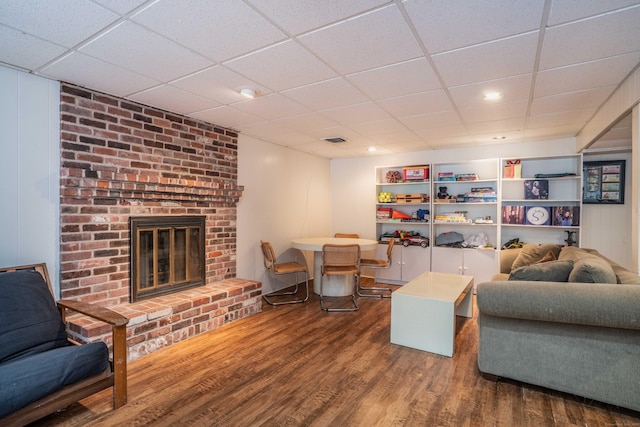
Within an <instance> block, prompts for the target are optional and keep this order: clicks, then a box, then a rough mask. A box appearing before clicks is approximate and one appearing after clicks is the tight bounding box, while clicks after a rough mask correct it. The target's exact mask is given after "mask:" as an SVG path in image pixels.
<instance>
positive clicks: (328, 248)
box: [322, 244, 360, 268]
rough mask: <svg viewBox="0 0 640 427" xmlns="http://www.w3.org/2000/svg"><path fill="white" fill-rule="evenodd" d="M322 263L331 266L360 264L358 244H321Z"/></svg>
mask: <svg viewBox="0 0 640 427" xmlns="http://www.w3.org/2000/svg"><path fill="white" fill-rule="evenodd" d="M322 263H323V265H325V266H327V265H331V266H349V265H354V266H358V268H359V266H360V246H359V245H356V244H353V245H331V244H326V245H323V246H322Z"/></svg>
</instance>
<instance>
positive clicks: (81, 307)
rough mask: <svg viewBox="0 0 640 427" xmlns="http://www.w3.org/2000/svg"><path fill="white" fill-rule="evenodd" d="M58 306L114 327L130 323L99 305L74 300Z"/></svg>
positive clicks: (59, 303)
mask: <svg viewBox="0 0 640 427" xmlns="http://www.w3.org/2000/svg"><path fill="white" fill-rule="evenodd" d="M57 304H58V306H59V307H64V308H68V309H69V310H73V311H76V312H78V313H82V314H85V315H87V316H89V317H92V318H94V319H97V320H101V321H103V322H105V323H108V324H110V325H113V326H123V325H126V324H127V323H129V319H127V318H126V317H124V316H123V315H121V314H119V313H116V312H115V311H113V310H109V309H108V308H105V307H100V306H98V305H94V304H90V303H86V302H82V301H73V300H59V301H57Z"/></svg>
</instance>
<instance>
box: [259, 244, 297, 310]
mask: <svg viewBox="0 0 640 427" xmlns="http://www.w3.org/2000/svg"><path fill="white" fill-rule="evenodd" d="M260 246H261V247H262V254H263V255H264V267H265V268H266V269H267V270H268V271H271V272H272V273H273V274H274V275H275V276H280V275H285V274H294V275H295V288H294V289H293V290H292V291H276V292H272V293H270V294H265V295H262V298H264V300H265V301H266V302H267V303H268V304H271V305H283V304H297V303H302V302H306V301H307V300H308V299H309V272H308V270H307V267H306V266H304V265H302V264H300V263H298V262H294V261H290V262H281V263H279V262H278V261H277V259H276V253H275V251H274V250H273V246H272V245H271V243H269V242H263V241H262V240H260ZM301 273H304V283H305V289H306V294H305V297H304V299H300V298H296V297H294V298H291V299H279V300H278V301H275V300H273V297H282V296H289V297H293V296H294V295H296V294H297V293H298V283H300V281H299V280H298V274H301Z"/></svg>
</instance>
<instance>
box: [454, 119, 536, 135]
mask: <svg viewBox="0 0 640 427" xmlns="http://www.w3.org/2000/svg"><path fill="white" fill-rule="evenodd" d="M524 125H525V119H524V118H523V117H517V118H511V119H504V120H493V121H483V122H477V123H466V124H465V127H466V128H467V130H468V131H469V133H471V134H474V135H475V134H479V135H482V134H491V137H494V136H496V135H497V134H499V136H504V134H505V133H507V132H522V130H523V129H524Z"/></svg>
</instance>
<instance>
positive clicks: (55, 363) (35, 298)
mask: <svg viewBox="0 0 640 427" xmlns="http://www.w3.org/2000/svg"><path fill="white" fill-rule="evenodd" d="M108 363H109V351H108V349H107V346H106V345H105V344H104V343H103V342H99V343H94V344H85V345H82V346H76V345H70V344H69V342H68V341H67V335H66V332H65V325H64V323H62V318H61V316H60V312H59V311H58V308H57V307H56V303H55V301H54V299H53V296H52V295H51V292H50V291H49V287H48V285H47V283H46V282H45V280H44V279H43V278H42V276H41V275H40V273H38V272H37V271H35V270H23V271H15V272H9V273H0V417H2V416H5V415H8V414H10V413H12V412H14V411H16V410H17V409H20V408H22V407H23V406H26V405H27V404H29V403H31V402H34V401H36V400H38V399H40V398H42V397H44V396H46V395H48V394H50V393H53V392H55V391H57V390H59V389H61V388H63V387H64V386H66V385H69V384H73V383H75V382H77V381H79V380H81V379H84V378H88V377H90V376H93V375H97V374H99V373H100V372H102V371H104V370H105V369H106V368H107V364H108Z"/></svg>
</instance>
